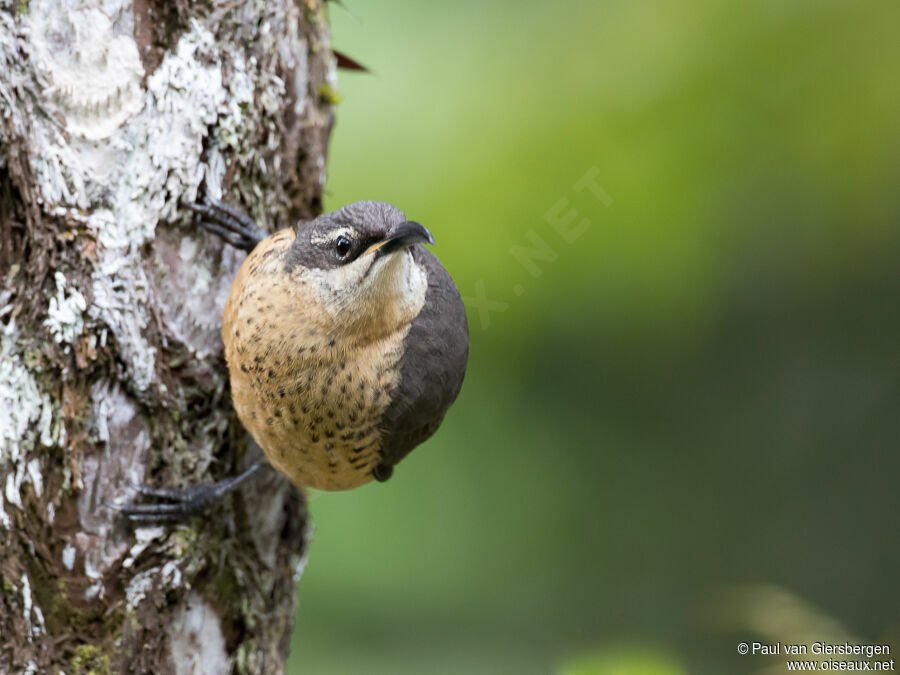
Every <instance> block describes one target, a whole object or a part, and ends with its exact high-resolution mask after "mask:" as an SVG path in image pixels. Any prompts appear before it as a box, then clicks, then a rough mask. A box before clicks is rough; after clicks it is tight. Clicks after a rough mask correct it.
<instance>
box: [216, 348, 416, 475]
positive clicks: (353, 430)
mask: <svg viewBox="0 0 900 675" xmlns="http://www.w3.org/2000/svg"><path fill="white" fill-rule="evenodd" d="M397 342H398V341H397V340H396V336H394V339H392V340H389V341H384V342H383V343H381V344H377V345H372V346H370V347H368V348H366V349H364V350H361V351H360V350H355V351H356V352H357V353H358V357H357V358H356V359H354V361H353V362H349V361H348V360H346V359H343V358H341V357H340V356H339V353H337V352H334V351H333V350H327V351H330V352H332V353H333V355H334V358H327V357H326V358H324V359H316V360H312V359H310V360H304V361H299V362H293V363H290V364H285V363H283V362H279V363H278V365H277V366H276V365H275V364H274V363H266V362H265V361H260V362H258V363H256V364H254V366H253V367H250V368H248V371H249V372H246V373H245V372H242V370H241V369H240V368H231V377H232V394H233V397H234V403H235V409H236V410H237V412H238V416H239V417H240V418H241V421H242V422H243V423H244V426H245V427H246V428H247V430H248V431H249V432H250V434H251V435H252V436H253V438H254V439H255V440H256V442H257V443H258V444H259V445H260V447H261V448H262V449H263V451H264V452H265V453H266V456H267V457H268V458H269V461H270V462H271V463H272V464H273V465H275V467H276V468H278V469H279V470H280V471H282V472H283V473H284V474H286V475H287V476H288V477H289V478H290V479H291V480H292V481H293V482H294V483H296V484H297V485H300V486H308V487H314V488H318V489H321V490H347V489H350V488H354V487H357V486H359V485H362V484H364V483H367V482H369V481H370V480H372V470H373V469H374V468H375V466H376V465H377V464H378V463H379V461H380V459H381V439H380V432H379V427H378V424H379V422H380V420H381V417H382V415H383V413H384V410H385V408H386V407H387V405H388V402H389V400H390V392H391V390H392V389H393V387H394V386H395V385H396V382H397V378H398V377H399V374H398V371H397V367H396V365H397V361H398V360H399V349H397V347H396V345H397ZM391 344H393V345H394V346H393V347H392V346H391ZM359 357H362V358H359ZM273 358H274V357H273ZM375 363H377V364H379V366H380V367H378V368H375V367H373V366H372V365H371V364H375ZM235 371H237V372H235Z"/></svg>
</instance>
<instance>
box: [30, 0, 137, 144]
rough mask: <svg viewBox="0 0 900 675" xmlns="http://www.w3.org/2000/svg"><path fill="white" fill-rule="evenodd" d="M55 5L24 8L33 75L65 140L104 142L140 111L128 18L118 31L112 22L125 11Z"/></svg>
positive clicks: (134, 50)
mask: <svg viewBox="0 0 900 675" xmlns="http://www.w3.org/2000/svg"><path fill="white" fill-rule="evenodd" d="M59 4H60V3H58V2H42V1H40V0H32V1H31V3H30V4H29V8H28V9H29V11H28V14H29V19H30V33H31V35H32V45H33V51H32V58H33V62H34V66H35V71H36V72H37V73H38V74H39V75H40V76H41V78H42V79H43V80H44V82H45V87H46V89H45V96H46V97H47V99H48V100H49V102H50V103H51V104H52V106H53V108H55V109H56V110H58V111H59V112H61V113H62V115H63V116H64V117H65V119H66V130H67V131H68V132H69V133H70V134H76V135H78V136H80V137H82V138H84V139H87V140H93V141H96V140H102V139H106V138H109V137H110V136H111V135H112V134H113V133H114V132H115V130H116V129H117V128H118V127H119V126H121V125H122V124H123V123H124V122H125V121H126V120H128V118H130V117H132V116H134V115H136V114H137V113H138V112H139V111H140V110H141V108H142V106H143V96H142V92H141V86H140V85H141V78H142V77H143V74H144V69H143V66H142V65H141V59H140V56H139V55H138V50H137V45H136V44H135V42H134V40H133V39H131V37H130V35H129V34H128V33H131V32H133V25H132V21H130V19H131V16H130V14H128V15H126V16H125V17H124V18H125V21H121V20H120V22H119V23H118V25H117V24H116V23H114V22H113V16H114V15H115V14H118V13H121V12H123V11H124V12H129V10H127V9H126V8H119V7H115V8H114V9H113V12H107V11H104V10H101V9H100V8H99V7H84V6H80V7H79V6H77V5H76V6H75V7H72V8H69V9H68V10H67V11H65V10H64V11H60V10H61V8H60V7H59ZM110 4H115V3H110ZM126 31H127V32H126ZM72 43H74V44H76V45H77V48H76V49H71V45H72Z"/></svg>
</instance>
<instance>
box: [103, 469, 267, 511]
mask: <svg viewBox="0 0 900 675" xmlns="http://www.w3.org/2000/svg"><path fill="white" fill-rule="evenodd" d="M263 466H265V462H256V463H255V464H253V465H251V466H250V468H248V469H247V470H246V471H244V472H243V473H241V474H239V475H237V476H232V477H231V478H226V479H225V480H220V481H219V482H217V483H209V484H208V485H195V486H194V487H190V488H187V489H185V490H172V489H168V488H151V487H147V486H145V485H135V486H134V487H135V489H137V491H138V492H139V493H140V494H141V495H143V496H144V497H150V498H152V499H158V500H164V501H161V502H152V503H147V504H113V503H112V502H107V501H104V502H103V504H104V505H105V506H107V507H109V508H111V509H114V510H116V511H118V512H119V513H121V514H122V515H123V516H124V517H125V518H127V519H128V520H129V522H131V523H134V524H140V525H158V524H161V523H176V522H180V521H184V520H187V519H188V518H192V517H193V516H197V515H200V514H202V513H203V512H204V511H206V510H207V509H209V507H210V506H212V505H213V504H215V503H216V502H217V501H219V500H220V499H221V498H222V497H224V496H225V495H226V494H228V493H229V492H231V491H232V490H234V489H235V488H236V487H238V486H239V485H240V484H241V483H243V482H244V481H245V480H247V479H248V478H250V477H251V476H253V475H254V474H255V473H256V472H257V471H259V469H261V468H262V467H263Z"/></svg>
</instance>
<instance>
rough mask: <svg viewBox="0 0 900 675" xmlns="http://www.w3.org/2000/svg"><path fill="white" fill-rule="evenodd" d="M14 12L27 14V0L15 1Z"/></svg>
mask: <svg viewBox="0 0 900 675" xmlns="http://www.w3.org/2000/svg"><path fill="white" fill-rule="evenodd" d="M16 12H18V13H19V14H28V0H19V2H17V3H16Z"/></svg>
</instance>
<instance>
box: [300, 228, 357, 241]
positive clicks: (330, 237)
mask: <svg viewBox="0 0 900 675" xmlns="http://www.w3.org/2000/svg"><path fill="white" fill-rule="evenodd" d="M342 234H343V235H344V236H345V237H350V238H351V239H358V238H359V232H357V231H356V230H355V229H353V228H352V227H341V228H339V229H337V230H332V231H331V232H329V233H328V234H327V235H312V236H310V238H309V241H310V242H311V243H313V244H327V243H329V242H332V241H334V240H335V239H337V238H338V237H339V236H340V235H342Z"/></svg>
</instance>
